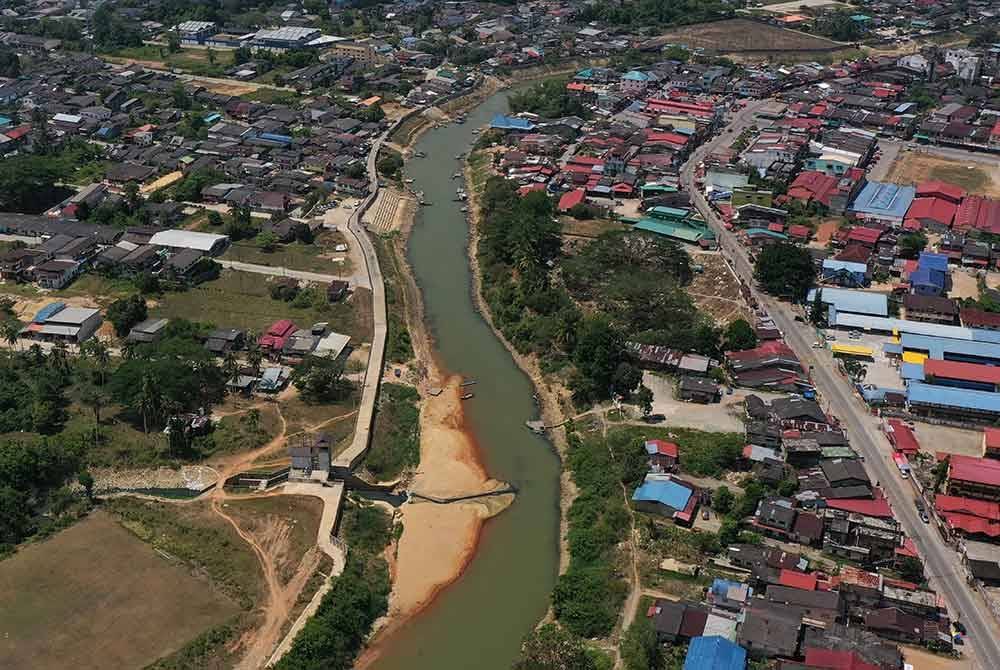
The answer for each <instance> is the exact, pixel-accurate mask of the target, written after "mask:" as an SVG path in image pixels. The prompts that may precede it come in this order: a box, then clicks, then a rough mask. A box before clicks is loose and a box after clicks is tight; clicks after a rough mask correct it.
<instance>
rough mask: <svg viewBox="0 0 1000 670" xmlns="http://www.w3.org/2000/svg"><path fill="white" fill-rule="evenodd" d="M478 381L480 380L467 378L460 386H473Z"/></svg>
mask: <svg viewBox="0 0 1000 670" xmlns="http://www.w3.org/2000/svg"><path fill="white" fill-rule="evenodd" d="M478 383H479V382H477V381H476V380H475V379H466V380H464V381H463V382H462V383H461V384H459V386H472V385H474V384H478Z"/></svg>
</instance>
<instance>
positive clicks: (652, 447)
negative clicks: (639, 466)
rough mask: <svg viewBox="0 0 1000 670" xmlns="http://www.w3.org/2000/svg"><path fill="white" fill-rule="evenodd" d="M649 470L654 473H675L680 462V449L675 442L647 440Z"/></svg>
mask: <svg viewBox="0 0 1000 670" xmlns="http://www.w3.org/2000/svg"><path fill="white" fill-rule="evenodd" d="M645 446H646V453H647V454H648V455H649V468H650V469H651V470H653V471H654V472H673V471H674V470H675V469H676V468H677V464H678V462H679V460H680V453H679V450H678V447H677V445H676V444H674V443H673V442H664V441H663V440H646V445H645Z"/></svg>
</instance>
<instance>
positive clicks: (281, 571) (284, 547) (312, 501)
mask: <svg viewBox="0 0 1000 670" xmlns="http://www.w3.org/2000/svg"><path fill="white" fill-rule="evenodd" d="M226 504H227V505H228V506H229V510H228V511H229V513H230V514H231V515H232V516H233V517H235V518H236V520H237V521H238V522H239V524H240V527H241V528H244V529H245V530H247V531H249V532H250V533H251V534H252V535H253V536H254V537H255V538H256V539H257V541H258V542H260V543H261V545H262V546H263V547H264V548H265V549H266V550H267V551H268V553H270V554H271V555H272V556H273V557H274V560H275V564H276V567H277V570H278V575H279V577H281V580H282V582H283V583H285V584H288V582H289V581H290V580H291V578H292V576H293V575H294V574H295V571H296V569H297V568H298V567H299V564H300V563H301V561H302V559H303V557H304V556H305V555H306V552H308V551H309V550H310V549H311V548H313V547H314V546H315V545H316V535H317V533H318V532H319V520H320V517H321V516H322V514H323V501H322V500H320V499H319V498H313V497H311V496H285V495H282V496H269V497H267V498H258V499H248V500H231V501H229V502H227V503H226Z"/></svg>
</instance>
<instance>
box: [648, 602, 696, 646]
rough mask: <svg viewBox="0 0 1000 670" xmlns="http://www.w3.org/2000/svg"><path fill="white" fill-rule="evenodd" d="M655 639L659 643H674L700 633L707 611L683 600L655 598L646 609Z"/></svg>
mask: <svg viewBox="0 0 1000 670" xmlns="http://www.w3.org/2000/svg"><path fill="white" fill-rule="evenodd" d="M646 616H647V617H648V618H649V619H651V620H652V621H651V623H652V624H653V630H654V631H655V632H656V639H657V640H658V641H659V642H660V643H667V644H674V643H677V642H682V641H685V640H689V639H691V638H692V637H695V636H698V635H701V634H702V633H703V632H704V631H705V622H706V620H707V619H708V612H707V610H706V609H705V608H704V607H699V606H697V605H693V604H690V603H685V602H675V601H672V600H656V601H655V602H654V603H653V604H652V605H651V606H650V607H649V609H648V610H647V612H646Z"/></svg>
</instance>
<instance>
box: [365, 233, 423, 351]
mask: <svg viewBox="0 0 1000 670" xmlns="http://www.w3.org/2000/svg"><path fill="white" fill-rule="evenodd" d="M395 235H396V234H393V236H392V237H374V238H373V241H374V243H375V252H376V253H377V254H378V261H379V266H380V267H381V268H382V277H383V279H384V281H385V304H386V314H387V320H388V324H387V326H388V327H387V329H386V331H387V332H386V337H385V357H386V360H388V361H389V362H390V363H405V362H407V361H409V360H410V359H412V358H413V343H412V342H411V341H410V331H409V329H408V328H407V327H406V317H405V314H406V304H405V302H404V299H403V294H404V291H405V286H404V284H403V282H404V279H403V278H402V274H401V273H400V271H399V256H398V255H397V253H396V250H395V247H394V246H393V244H394V242H393V240H394V239H395Z"/></svg>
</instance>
